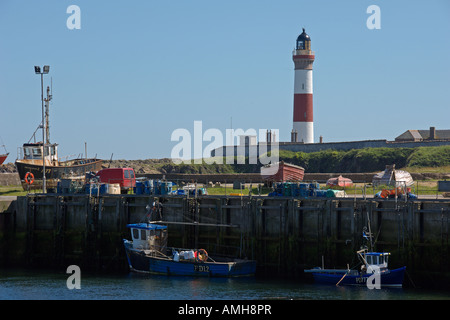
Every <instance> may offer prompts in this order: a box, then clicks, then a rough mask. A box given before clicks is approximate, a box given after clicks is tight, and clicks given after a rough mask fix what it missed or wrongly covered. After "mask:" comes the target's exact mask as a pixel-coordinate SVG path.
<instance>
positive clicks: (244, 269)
mask: <svg viewBox="0 0 450 320" xmlns="http://www.w3.org/2000/svg"><path fill="white" fill-rule="evenodd" d="M127 227H128V228H130V230H131V236H132V239H133V240H132V241H130V240H126V239H124V240H123V243H124V246H125V251H126V255H127V259H128V264H129V267H130V270H131V271H134V272H142V273H151V274H161V275H176V276H206V277H243V276H253V275H254V274H255V270H256V261H254V260H247V259H237V258H223V257H221V258H219V257H214V258H212V257H211V256H209V255H208V253H207V251H206V250H204V249H178V248H170V247H167V239H168V232H167V226H165V225H161V224H155V223H135V224H128V225H127Z"/></svg>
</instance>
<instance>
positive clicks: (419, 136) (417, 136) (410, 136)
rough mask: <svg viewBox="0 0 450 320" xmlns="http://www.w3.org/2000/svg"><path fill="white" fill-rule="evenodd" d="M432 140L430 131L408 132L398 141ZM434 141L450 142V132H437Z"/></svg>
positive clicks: (397, 139) (399, 137) (397, 138)
mask: <svg viewBox="0 0 450 320" xmlns="http://www.w3.org/2000/svg"><path fill="white" fill-rule="evenodd" d="M428 139H430V130H407V131H405V132H403V133H402V134H401V135H399V136H398V137H396V138H395V140H396V141H405V140H406V141H408V140H411V141H421V140H428ZM434 140H450V130H435V135H434Z"/></svg>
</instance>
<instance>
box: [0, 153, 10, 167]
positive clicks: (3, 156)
mask: <svg viewBox="0 0 450 320" xmlns="http://www.w3.org/2000/svg"><path fill="white" fill-rule="evenodd" d="M8 154H9V153H6V154H0V165H2V164H3V162H5V160H6V158H7V157H8Z"/></svg>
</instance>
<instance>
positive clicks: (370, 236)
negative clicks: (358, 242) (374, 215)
mask: <svg viewBox="0 0 450 320" xmlns="http://www.w3.org/2000/svg"><path fill="white" fill-rule="evenodd" d="M367 225H368V228H369V232H368V233H369V234H368V235H366V234H365V230H367V228H366V227H364V228H363V237H364V238H366V239H368V240H369V244H370V250H371V251H373V242H372V229H371V227H370V216H369V211H367Z"/></svg>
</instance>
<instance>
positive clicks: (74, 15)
mask: <svg viewBox="0 0 450 320" xmlns="http://www.w3.org/2000/svg"><path fill="white" fill-rule="evenodd" d="M66 13H71V15H70V16H69V17H68V18H67V20H66V26H67V29H69V30H73V29H77V30H80V29H81V9H80V7H79V6H77V5H74V4H72V5H70V6H68V7H67V10H66Z"/></svg>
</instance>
